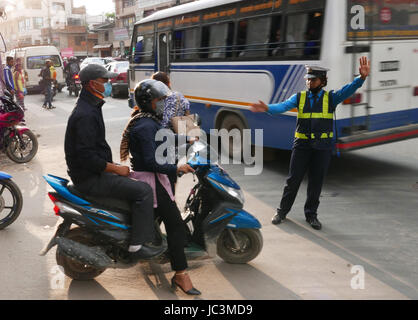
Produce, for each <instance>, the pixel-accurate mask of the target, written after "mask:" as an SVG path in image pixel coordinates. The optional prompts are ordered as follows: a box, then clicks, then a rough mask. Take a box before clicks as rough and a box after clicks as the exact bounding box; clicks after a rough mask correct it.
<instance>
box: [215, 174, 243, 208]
mask: <svg viewBox="0 0 418 320" xmlns="http://www.w3.org/2000/svg"><path fill="white" fill-rule="evenodd" d="M208 180H210V182H211V183H213V184H214V185H216V186H217V187H218V188H219V189H221V190H224V191H226V192H227V193H228V194H229V195H230V196H231V197H233V198H235V199H237V200H238V201H239V202H241V204H244V202H245V200H244V192H242V190H241V189H235V188H232V187H229V186H226V185H224V184H222V183H220V182H218V181H216V180H214V179H211V178H208Z"/></svg>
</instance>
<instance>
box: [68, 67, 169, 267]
mask: <svg viewBox="0 0 418 320" xmlns="http://www.w3.org/2000/svg"><path fill="white" fill-rule="evenodd" d="M116 76H117V74H116V73H113V72H109V71H107V70H106V69H105V67H103V66H101V65H98V64H89V65H88V66H86V67H85V68H83V69H82V70H81V71H80V80H81V83H82V90H81V93H80V96H79V98H78V100H77V103H76V106H75V108H74V109H73V111H72V113H71V115H70V117H69V119H68V124H67V130H66V133H65V160H66V162H67V166H68V174H69V176H70V177H71V180H72V181H73V183H74V187H75V188H76V189H77V190H78V191H79V192H81V193H83V194H86V195H87V196H88V195H90V196H93V197H112V198H117V199H121V200H125V201H127V202H129V203H130V204H131V215H132V216H131V221H132V222H131V225H132V229H131V239H130V246H129V247H128V248H126V250H127V254H128V256H129V257H130V260H131V261H132V262H137V261H139V260H141V259H149V258H152V257H155V256H158V255H160V254H162V253H163V252H164V251H165V249H164V248H161V247H154V246H152V245H149V243H150V242H152V241H153V240H154V238H155V233H154V232H155V230H154V214H153V194H152V189H151V187H150V186H149V185H148V184H146V183H144V182H141V181H135V180H133V179H130V178H129V177H128V176H129V173H130V170H129V167H127V166H121V165H118V164H116V163H114V162H113V160H112V151H111V149H110V147H109V145H108V143H107V142H106V139H105V124H104V120H103V113H102V106H103V104H104V103H105V101H104V100H103V99H104V98H105V97H108V96H109V95H110V93H111V91H112V86H111V85H110V83H109V79H111V78H114V77H116Z"/></svg>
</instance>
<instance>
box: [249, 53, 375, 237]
mask: <svg viewBox="0 0 418 320" xmlns="http://www.w3.org/2000/svg"><path fill="white" fill-rule="evenodd" d="M306 71H307V72H306V75H305V79H306V86H307V87H308V91H301V92H299V93H297V94H294V95H293V96H291V97H290V98H289V99H288V100H286V101H284V102H282V103H278V104H269V105H266V104H265V103H264V102H262V101H259V102H258V103H254V104H253V105H252V106H251V111H253V112H269V113H271V114H276V113H282V112H286V111H289V110H291V109H295V108H297V110H298V116H297V122H296V131H295V139H294V144H293V150H292V156H291V159H290V168H289V176H288V178H287V180H286V186H285V188H284V191H283V196H282V200H281V202H280V207H279V208H278V209H277V214H276V215H275V216H274V217H273V219H272V223H273V224H279V223H281V222H282V221H283V220H285V219H286V215H287V214H288V212H289V211H290V209H291V208H292V205H293V203H294V201H295V198H296V195H297V192H298V190H299V186H300V184H301V182H302V180H303V177H304V175H305V173H306V172H308V177H309V180H308V192H307V193H308V197H307V199H306V202H305V208H304V211H305V218H306V221H307V222H308V223H309V224H310V225H311V227H312V228H314V229H316V230H320V229H321V228H322V225H321V223H320V222H319V220H318V218H317V214H318V213H317V209H318V206H319V197H320V195H321V190H322V184H323V181H324V178H325V174H326V171H327V170H328V165H329V163H330V160H331V155H332V149H333V136H334V128H333V115H334V112H335V109H336V107H337V105H338V104H340V103H341V102H343V101H344V100H345V99H347V98H349V97H350V96H351V95H353V94H354V93H355V92H356V90H357V89H359V88H360V87H361V86H362V85H363V83H364V81H365V80H366V78H367V76H368V75H369V73H370V61H368V60H367V58H366V57H362V58H360V68H359V73H360V76H359V77H357V78H355V79H354V81H353V82H351V83H350V84H347V85H345V86H344V87H342V88H341V89H340V90H338V91H333V90H331V91H325V90H323V88H324V87H325V86H326V85H327V71H328V70H327V69H325V68H321V67H317V66H306Z"/></svg>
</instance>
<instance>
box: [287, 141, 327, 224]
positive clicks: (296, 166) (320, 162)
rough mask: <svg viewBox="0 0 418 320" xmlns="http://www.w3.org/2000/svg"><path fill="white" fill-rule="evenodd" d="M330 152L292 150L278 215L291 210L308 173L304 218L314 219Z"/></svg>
mask: <svg viewBox="0 0 418 320" xmlns="http://www.w3.org/2000/svg"><path fill="white" fill-rule="evenodd" d="M331 155H332V150H319V149H314V148H297V147H295V148H294V149H293V150H292V156H291V159H290V168H289V176H288V178H287V180H286V186H285V187H284V191H283V196H282V200H281V202H280V208H279V211H280V213H282V214H284V215H286V214H287V213H288V212H289V211H290V209H291V208H292V205H293V203H294V202H295V198H296V195H297V193H298V190H299V187H300V184H301V182H302V180H303V177H304V176H305V174H306V172H308V190H307V199H306V202H305V209H304V210H305V216H306V218H308V217H312V218H313V217H316V215H317V209H318V206H319V197H320V195H321V190H322V184H323V182H324V178H325V175H326V173H327V170H328V166H329V163H330V160H331Z"/></svg>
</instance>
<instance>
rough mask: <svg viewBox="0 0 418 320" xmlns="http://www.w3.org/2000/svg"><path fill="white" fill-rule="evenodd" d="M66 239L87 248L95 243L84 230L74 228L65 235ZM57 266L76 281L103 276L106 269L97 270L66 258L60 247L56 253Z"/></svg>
mask: <svg viewBox="0 0 418 320" xmlns="http://www.w3.org/2000/svg"><path fill="white" fill-rule="evenodd" d="M65 237H66V238H68V239H71V240H73V241H77V242H79V243H81V244H84V245H86V246H89V247H92V246H95V245H96V244H95V243H94V241H93V239H92V236H91V235H90V234H89V233H87V232H86V231H85V230H84V229H82V228H79V227H77V228H74V229H71V230H70V231H68V232H67V233H66V234H65ZM55 257H56V260H57V264H58V265H60V266H62V267H63V268H64V273H65V275H66V276H68V277H70V278H71V279H74V280H82V281H86V280H92V279H94V278H96V277H97V276H99V275H100V274H102V273H103V272H104V271H105V270H106V269H97V268H96V267H93V266H90V265H86V264H84V263H81V262H78V261H76V260H74V259H71V258H70V257H68V256H66V255H65V254H64V253H63V252H61V250H60V249H59V247H57V252H56V256H55Z"/></svg>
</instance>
